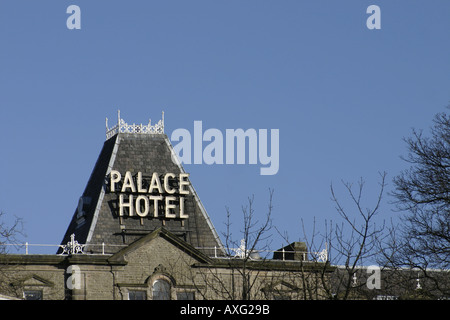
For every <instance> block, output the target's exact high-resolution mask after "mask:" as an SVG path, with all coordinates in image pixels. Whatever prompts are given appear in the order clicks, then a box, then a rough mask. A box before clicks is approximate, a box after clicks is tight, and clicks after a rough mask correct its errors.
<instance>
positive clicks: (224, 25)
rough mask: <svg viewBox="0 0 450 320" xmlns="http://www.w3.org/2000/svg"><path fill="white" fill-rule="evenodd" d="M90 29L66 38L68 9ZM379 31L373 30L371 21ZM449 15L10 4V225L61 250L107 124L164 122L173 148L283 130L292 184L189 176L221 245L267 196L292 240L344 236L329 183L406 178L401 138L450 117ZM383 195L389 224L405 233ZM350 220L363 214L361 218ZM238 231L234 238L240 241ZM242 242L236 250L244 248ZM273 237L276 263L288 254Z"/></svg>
mask: <svg viewBox="0 0 450 320" xmlns="http://www.w3.org/2000/svg"><path fill="white" fill-rule="evenodd" d="M72 4H75V5H78V6H79V7H80V8H81V29H80V30H69V29H68V28H67V27H66V20H67V18H68V17H69V14H67V13H66V9H67V7H68V6H69V5H72ZM372 4H375V5H378V6H379V7H380V9H381V29H380V30H369V29H368V28H367V27H366V20H367V18H368V17H369V14H367V13H366V9H367V7H368V6H369V5H372ZM449 16H450V2H449V1H446V0H433V1H424V0H420V1H418V0H417V1H381V0H373V1H362V0H358V1H357V0H354V1H350V0H349V1H347V0H342V1H312V0H297V1H287V0H283V1H266V0H258V1H249V0H240V1H210V0H209V1H206V0H205V1H197V0H189V1H174V0H173V1H160V0H157V1H137V0H136V1H123V0H122V1H103V0H98V1H83V0H73V1H56V0H45V1H44V0H43V1H17V0H14V1H12V0H2V1H1V2H0V47H1V50H0V110H1V117H0V121H1V125H0V137H1V138H0V150H1V157H0V172H1V180H0V210H2V211H4V212H6V213H7V214H8V215H17V216H19V217H22V218H23V219H24V222H25V232H26V234H27V238H25V240H26V241H28V242H30V243H48V244H58V243H60V241H61V239H62V237H63V234H64V232H65V231H66V228H67V226H68V223H69V221H70V219H71V217H72V215H73V212H74V210H75V208H76V206H77V202H78V198H79V196H80V195H81V194H82V192H83V190H84V187H85V185H86V183H87V181H88V178H89V176H90V173H91V171H92V169H93V167H94V164H95V161H96V159H97V156H98V154H99V152H100V150H101V147H102V145H103V142H104V140H105V117H108V118H109V119H110V125H112V124H114V123H115V119H116V117H117V110H118V109H120V110H121V114H122V118H124V119H125V120H126V121H127V122H129V123H147V121H148V119H149V118H151V119H152V120H153V121H157V120H159V119H160V117H161V111H164V112H165V125H166V129H165V131H166V133H167V134H168V135H169V137H170V134H171V132H172V131H173V130H175V129H177V128H185V129H188V130H190V131H191V132H193V125H194V121H195V120H201V121H202V123H203V128H204V130H206V129H208V128H217V129H219V130H221V131H222V132H224V133H225V130H226V129H236V128H243V129H248V128H255V129H269V130H270V129H279V132H280V155H279V157H280V168H279V171H278V173H277V174H276V175H273V176H261V175H259V168H260V165H205V164H203V165H185V169H186V171H187V172H189V173H190V174H191V182H192V183H193V185H194V187H195V188H196V190H197V192H198V194H199V196H200V199H201V200H202V202H203V204H204V206H205V207H206V210H207V211H208V214H209V215H210V217H211V219H212V221H213V223H214V225H215V227H216V229H217V230H218V231H219V232H221V231H223V230H224V225H223V222H224V221H225V207H226V206H228V207H229V208H230V210H231V211H232V214H233V223H234V225H235V227H236V228H238V227H239V224H240V223H241V218H240V217H241V210H240V208H241V205H243V204H245V203H246V200H247V197H248V196H251V195H254V196H255V205H256V209H257V214H259V215H260V217H261V218H262V217H263V216H264V214H265V210H266V209H265V208H266V205H267V201H268V190H269V188H272V189H274V190H275V191H274V199H273V206H274V210H273V219H274V224H275V225H276V226H277V227H278V228H279V229H280V230H282V231H286V232H287V233H288V234H289V237H290V239H291V240H298V239H299V238H301V237H302V235H303V233H302V228H301V219H303V220H304V222H305V226H306V227H307V228H310V227H312V223H313V220H314V219H316V223H317V224H318V226H322V225H323V222H324V221H325V220H333V221H337V220H339V219H338V218H337V213H336V211H335V209H334V205H333V203H332V202H331V200H330V183H333V184H334V185H335V187H336V190H337V193H338V196H339V197H341V199H342V200H343V201H346V200H348V197H347V196H346V195H345V193H344V190H343V188H342V185H341V183H340V181H341V179H343V180H345V181H350V182H355V183H356V182H357V180H358V179H359V178H360V177H362V178H364V179H365V180H366V182H367V192H366V194H365V195H366V196H367V205H368V206H371V205H372V204H373V202H374V200H375V193H376V191H377V183H378V182H379V175H378V173H379V172H380V171H386V172H387V174H388V176H387V182H388V184H389V185H388V190H387V191H389V189H390V188H392V182H391V181H392V178H393V177H394V176H395V175H397V174H398V173H399V172H400V170H403V169H405V168H406V167H407V166H406V163H404V162H403V161H402V160H401V159H400V155H405V153H406V145H405V143H404V142H403V141H402V139H403V137H406V136H409V135H410V133H411V128H413V127H414V128H423V129H427V128H428V127H429V126H430V125H431V121H432V118H433V116H434V115H435V114H436V113H438V112H442V111H445V110H446V109H445V108H446V106H448V105H449V102H450V41H449V35H450V32H449V31H450V19H449ZM391 200H392V199H391V198H390V197H389V196H388V195H386V196H385V202H384V204H383V206H382V208H381V209H382V210H381V211H380V216H379V219H380V220H382V219H390V218H391V217H395V218H396V217H398V213H394V212H392V209H393V207H392V205H391V204H390V203H389V202H390V201H391ZM348 208H350V207H349V206H348ZM237 232H238V231H237V229H236V231H235V234H236V233H237ZM238 237H239V235H237V234H236V238H238ZM276 238H277V237H276V236H275V237H274V244H273V249H277V246H278V245H279V244H280V240H278V239H276Z"/></svg>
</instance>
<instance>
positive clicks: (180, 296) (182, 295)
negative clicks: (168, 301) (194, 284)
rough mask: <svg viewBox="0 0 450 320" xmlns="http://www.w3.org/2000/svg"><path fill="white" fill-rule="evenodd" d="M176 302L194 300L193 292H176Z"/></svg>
mask: <svg viewBox="0 0 450 320" xmlns="http://www.w3.org/2000/svg"><path fill="white" fill-rule="evenodd" d="M177 300H195V295H194V292H189V291H182V292H177Z"/></svg>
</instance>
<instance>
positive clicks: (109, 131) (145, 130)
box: [106, 110, 164, 140]
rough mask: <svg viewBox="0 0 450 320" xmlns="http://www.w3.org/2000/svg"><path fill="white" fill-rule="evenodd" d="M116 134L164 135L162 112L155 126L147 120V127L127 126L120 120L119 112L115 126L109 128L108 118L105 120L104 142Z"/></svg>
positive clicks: (138, 125) (141, 125) (139, 125)
mask: <svg viewBox="0 0 450 320" xmlns="http://www.w3.org/2000/svg"><path fill="white" fill-rule="evenodd" d="M118 133H138V134H163V133H164V111H163V112H162V119H161V120H159V121H158V122H157V123H156V124H154V125H152V120H151V119H149V121H148V125H143V124H134V123H133V124H128V123H126V122H125V121H124V120H123V119H121V118H120V110H119V111H118V112H117V124H116V125H115V126H114V127H112V128H109V127H108V118H106V140H108V139H110V138H111V137H113V136H115V135H116V134H118Z"/></svg>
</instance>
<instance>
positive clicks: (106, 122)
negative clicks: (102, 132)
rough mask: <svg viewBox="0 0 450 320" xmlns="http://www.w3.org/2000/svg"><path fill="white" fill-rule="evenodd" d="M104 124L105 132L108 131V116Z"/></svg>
mask: <svg viewBox="0 0 450 320" xmlns="http://www.w3.org/2000/svg"><path fill="white" fill-rule="evenodd" d="M105 124H106V132H108V131H109V128H108V117H107V118H106V120H105Z"/></svg>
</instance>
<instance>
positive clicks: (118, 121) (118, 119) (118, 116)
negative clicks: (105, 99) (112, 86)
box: [117, 109, 120, 124]
mask: <svg viewBox="0 0 450 320" xmlns="http://www.w3.org/2000/svg"><path fill="white" fill-rule="evenodd" d="M117 124H120V109H118V110H117Z"/></svg>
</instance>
